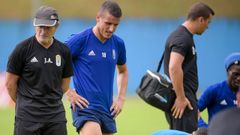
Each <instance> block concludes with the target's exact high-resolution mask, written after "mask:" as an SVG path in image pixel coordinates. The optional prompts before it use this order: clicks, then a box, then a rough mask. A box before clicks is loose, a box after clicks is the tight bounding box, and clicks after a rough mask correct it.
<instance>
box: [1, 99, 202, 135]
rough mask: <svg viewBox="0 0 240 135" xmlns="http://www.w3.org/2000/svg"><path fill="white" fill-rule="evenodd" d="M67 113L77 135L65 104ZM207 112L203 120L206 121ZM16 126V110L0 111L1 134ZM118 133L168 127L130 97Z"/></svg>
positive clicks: (138, 134)
mask: <svg viewBox="0 0 240 135" xmlns="http://www.w3.org/2000/svg"><path fill="white" fill-rule="evenodd" d="M65 109H66V113H67V120H68V123H67V129H68V135H77V133H76V132H75V128H74V127H73V126H72V124H71V122H72V119H71V114H70V109H69V104H68V103H67V102H66V103H65ZM205 116H206V112H204V113H203V118H204V119H206V117H205ZM13 124H14V108H1V109H0V127H1V130H0V134H1V135H12V134H13ZM117 127H118V133H117V134H116V135H149V134H151V133H153V132H154V131H157V130H161V129H167V128H168V125H167V122H166V120H165V117H164V114H163V113H162V112H161V111H159V110H157V109H155V108H153V107H151V106H149V105H147V104H146V103H144V102H143V101H142V100H141V99H139V98H136V97H129V98H127V100H126V103H125V106H124V110H123V111H122V113H121V114H120V115H119V116H118V118H117Z"/></svg>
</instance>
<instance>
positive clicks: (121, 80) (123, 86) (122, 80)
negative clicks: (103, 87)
mask: <svg viewBox="0 0 240 135" xmlns="http://www.w3.org/2000/svg"><path fill="white" fill-rule="evenodd" d="M117 84H118V98H120V99H122V100H125V97H126V92H127V85H128V71H127V70H125V71H124V72H120V73H119V75H118V79H117Z"/></svg>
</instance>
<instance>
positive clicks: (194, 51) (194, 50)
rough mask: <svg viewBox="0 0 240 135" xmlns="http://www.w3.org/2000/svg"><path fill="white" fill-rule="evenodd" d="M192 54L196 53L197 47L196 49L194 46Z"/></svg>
mask: <svg viewBox="0 0 240 135" xmlns="http://www.w3.org/2000/svg"><path fill="white" fill-rule="evenodd" d="M192 54H193V55H195V54H196V49H195V47H194V46H193V47H192Z"/></svg>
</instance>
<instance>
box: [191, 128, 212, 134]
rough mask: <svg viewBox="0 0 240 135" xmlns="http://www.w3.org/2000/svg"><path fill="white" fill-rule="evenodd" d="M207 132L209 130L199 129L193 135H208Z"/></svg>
mask: <svg viewBox="0 0 240 135" xmlns="http://www.w3.org/2000/svg"><path fill="white" fill-rule="evenodd" d="M207 132H208V129H207V128H198V129H197V130H196V131H194V132H193V135H207Z"/></svg>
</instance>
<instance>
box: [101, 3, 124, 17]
mask: <svg viewBox="0 0 240 135" xmlns="http://www.w3.org/2000/svg"><path fill="white" fill-rule="evenodd" d="M105 11H108V12H109V13H110V14H111V15H112V16H114V17H117V18H120V17H121V16H122V10H121V8H120V6H119V5H118V3H117V2H115V1H113V0H106V1H105V2H104V3H103V4H102V6H101V7H100V10H99V13H100V14H102V13H103V12H105Z"/></svg>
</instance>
